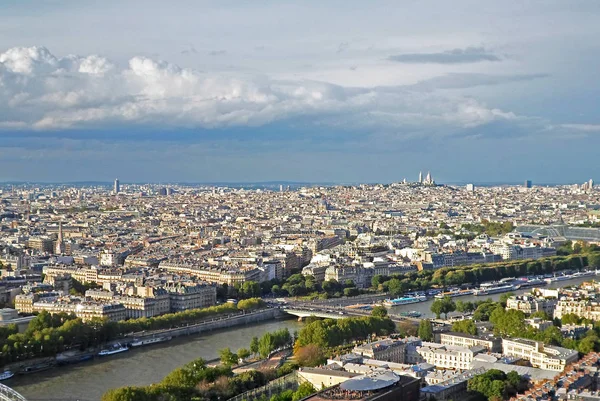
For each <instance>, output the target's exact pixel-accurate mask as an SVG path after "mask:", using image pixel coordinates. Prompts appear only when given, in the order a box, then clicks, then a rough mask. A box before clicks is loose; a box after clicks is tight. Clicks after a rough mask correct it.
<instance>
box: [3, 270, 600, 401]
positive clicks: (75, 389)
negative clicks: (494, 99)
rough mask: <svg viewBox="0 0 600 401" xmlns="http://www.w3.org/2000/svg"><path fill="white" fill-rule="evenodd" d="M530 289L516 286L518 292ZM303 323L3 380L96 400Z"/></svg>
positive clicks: (56, 396) (28, 391)
mask: <svg viewBox="0 0 600 401" xmlns="http://www.w3.org/2000/svg"><path fill="white" fill-rule="evenodd" d="M593 278H594V277H585V278H578V279H574V280H568V281H562V282H559V283H554V284H553V285H552V286H547V287H546V288H557V287H564V286H568V285H574V284H579V283H581V282H583V281H587V280H590V279H593ZM530 290H531V289H525V290H520V291H516V293H518V294H522V293H526V292H529V291H530ZM501 295H502V294H494V295H491V296H486V297H476V296H465V297H460V298H455V300H458V299H460V300H463V301H479V300H482V299H487V298H492V299H494V300H498V299H499V298H500V296H501ZM432 302H433V299H431V300H428V301H426V302H421V303H418V304H410V305H401V306H396V307H393V308H392V310H391V313H392V314H396V313H400V312H408V311H413V310H414V311H418V312H421V313H422V314H423V317H433V314H432V313H431V311H430V310H429V308H430V307H431V303H432ZM301 326H302V324H301V323H299V322H297V321H296V320H277V321H271V322H267V323H259V324H256V325H251V326H243V327H235V328H233V329H231V330H228V331H216V332H214V333H210V334H200V335H197V336H191V337H182V338H179V339H175V340H173V341H171V342H169V343H166V344H160V345H154V346H149V347H146V348H142V349H135V350H131V351H129V352H126V353H123V354H118V355H114V356H110V357H106V358H103V359H98V358H97V359H95V360H93V361H89V362H84V363H80V364H76V365H72V366H67V367H61V368H57V369H54V370H49V371H46V372H41V373H37V374H32V375H29V376H18V377H15V378H13V379H10V380H9V381H7V382H6V384H7V385H8V386H9V387H12V388H14V389H15V390H17V391H18V392H20V393H21V394H23V395H24V396H25V397H26V398H27V399H28V400H29V401H47V400H52V401H54V400H56V401H59V400H61V401H62V400H79V401H97V400H100V398H101V397H102V394H104V392H105V391H106V390H108V389H110V388H114V387H121V386H142V385H148V384H152V383H157V382H159V381H161V380H162V378H163V377H165V376H166V375H167V374H168V373H169V372H171V371H173V370H174V369H176V368H178V367H180V366H182V365H184V364H186V363H188V362H190V361H192V360H194V359H196V358H204V359H206V360H209V359H214V358H217V357H218V350H219V349H221V348H225V347H230V348H231V349H232V350H237V349H238V348H241V347H248V346H249V344H250V340H251V338H252V337H253V336H261V335H262V334H263V333H266V332H269V331H275V330H277V329H279V328H283V327H287V328H288V329H289V330H290V331H291V332H293V331H294V330H299V329H300V328H301Z"/></svg>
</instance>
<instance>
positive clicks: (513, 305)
mask: <svg viewBox="0 0 600 401" xmlns="http://www.w3.org/2000/svg"><path fill="white" fill-rule="evenodd" d="M557 302H558V300H557V299H556V298H545V297H542V296H536V295H534V294H533V293H532V294H527V295H513V296H511V297H510V298H508V299H507V301H506V309H515V310H520V311H521V312H523V313H525V314H528V315H529V314H531V313H534V312H539V311H542V312H546V313H547V314H549V315H550V316H552V315H553V314H554V309H555V308H556V304H557Z"/></svg>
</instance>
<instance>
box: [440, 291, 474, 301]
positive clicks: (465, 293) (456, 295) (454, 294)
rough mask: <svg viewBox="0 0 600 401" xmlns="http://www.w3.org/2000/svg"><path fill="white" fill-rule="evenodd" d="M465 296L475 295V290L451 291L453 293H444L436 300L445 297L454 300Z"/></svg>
mask: <svg viewBox="0 0 600 401" xmlns="http://www.w3.org/2000/svg"><path fill="white" fill-rule="evenodd" d="M464 295H473V290H451V291H446V292H442V293H441V294H437V295H436V296H435V298H437V299H444V298H445V297H450V298H454V297H462V296H464Z"/></svg>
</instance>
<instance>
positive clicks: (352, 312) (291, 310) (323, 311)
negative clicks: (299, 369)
mask: <svg viewBox="0 0 600 401" xmlns="http://www.w3.org/2000/svg"><path fill="white" fill-rule="evenodd" d="M281 310H282V311H283V312H285V313H287V314H289V315H293V316H297V317H299V318H307V317H310V316H315V317H319V318H323V319H343V318H346V317H353V316H371V312H369V311H364V310H361V309H350V308H344V307H339V306H332V305H327V306H325V307H324V306H321V305H314V304H294V305H289V306H284V307H283V308H282V309H281ZM388 316H389V317H390V319H392V321H394V322H395V323H400V322H406V321H409V322H414V323H418V322H419V321H420V320H421V319H419V318H414V317H408V316H399V315H393V314H390V315H388Z"/></svg>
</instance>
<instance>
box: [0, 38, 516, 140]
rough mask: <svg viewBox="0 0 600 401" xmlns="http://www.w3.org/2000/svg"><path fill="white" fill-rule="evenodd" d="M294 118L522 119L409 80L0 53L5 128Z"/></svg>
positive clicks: (389, 123) (463, 122)
mask: <svg viewBox="0 0 600 401" xmlns="http://www.w3.org/2000/svg"><path fill="white" fill-rule="evenodd" d="M294 117H306V118H308V119H310V121H318V120H319V119H322V121H323V123H325V124H333V125H338V126H344V125H347V126H350V127H353V128H360V127H371V128H380V129H398V128H401V127H404V126H413V125H423V124H426V125H427V124H429V125H433V126H440V125H443V126H450V127H454V128H461V127H476V126H479V125H482V124H486V123H489V122H492V121H495V120H511V119H516V118H517V117H516V116H515V115H514V114H512V113H510V112H505V111H502V110H498V109H494V108H488V107H486V106H485V105H484V104H482V103H480V102H478V101H476V100H474V99H471V98H464V97H460V96H456V97H449V96H441V95H437V94H432V93H429V94H424V93H419V92H418V91H411V90H407V89H406V88H404V89H403V88H391V87H387V88H386V87H383V88H368V87H365V88H351V87H343V86H339V85H333V84H329V83H324V82H315V81H306V80H274V79H270V78H267V77H264V76H254V77H244V78H239V77H227V76H224V75H217V74H205V73H201V72H198V71H195V70H191V69H186V68H180V67H178V66H177V65H174V64H171V63H168V62H164V61H156V60H153V59H150V58H147V57H133V58H131V59H130V60H129V63H128V65H127V66H126V67H124V68H123V67H122V68H119V67H117V66H116V65H115V64H113V63H112V62H110V61H109V60H107V59H105V58H103V57H100V56H97V55H90V56H87V57H80V56H74V55H69V56H66V57H63V58H59V57H57V56H55V55H53V54H52V53H51V52H50V51H48V49H46V48H44V47H31V48H13V49H9V50H7V51H6V52H4V53H0V128H5V129H6V128H13V129H14V128H19V127H23V128H33V129H40V130H47V129H67V128H75V127H97V126H102V125H106V124H115V123H117V124H118V123H130V124H131V123H133V124H153V125H156V126H165V127H172V126H175V127H203V128H213V127H225V126H246V125H248V126H260V125H264V124H267V123H269V122H273V121H281V120H284V119H287V118H294Z"/></svg>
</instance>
